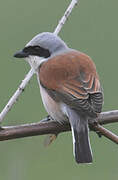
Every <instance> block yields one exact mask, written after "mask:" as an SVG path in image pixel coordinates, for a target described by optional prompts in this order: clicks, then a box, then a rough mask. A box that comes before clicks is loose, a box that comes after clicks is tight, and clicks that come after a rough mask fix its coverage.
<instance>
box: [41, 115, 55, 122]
mask: <svg viewBox="0 0 118 180" xmlns="http://www.w3.org/2000/svg"><path fill="white" fill-rule="evenodd" d="M49 121H53V119H52V118H51V116H50V115H48V116H47V117H46V118H45V119H42V120H41V121H40V123H45V122H49Z"/></svg>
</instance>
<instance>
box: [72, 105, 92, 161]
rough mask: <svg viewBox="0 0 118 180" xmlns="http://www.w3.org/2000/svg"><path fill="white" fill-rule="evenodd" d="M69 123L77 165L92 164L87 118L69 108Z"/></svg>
mask: <svg viewBox="0 0 118 180" xmlns="http://www.w3.org/2000/svg"><path fill="white" fill-rule="evenodd" d="M68 115H69V121H70V124H71V129H72V136H73V153H74V156H75V160H76V162H77V163H91V162H92V151H91V146H90V143H89V135H88V133H89V129H88V121H87V117H85V116H82V115H79V113H77V112H76V111H75V110H72V109H70V108H68Z"/></svg>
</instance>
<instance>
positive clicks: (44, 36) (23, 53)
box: [14, 32, 68, 66]
mask: <svg viewBox="0 0 118 180" xmlns="http://www.w3.org/2000/svg"><path fill="white" fill-rule="evenodd" d="M67 49H68V47H67V45H66V44H65V43H64V41H63V40H61V38H60V37H59V36H57V35H55V34H54V33H50V32H43V33H40V34H38V35H36V36H35V37H34V38H33V39H32V40H31V41H29V42H28V43H27V44H26V46H25V47H24V48H23V49H22V50H20V51H18V52H17V53H15V54H14V57H16V58H25V59H26V60H27V61H28V62H29V63H30V65H31V64H32V62H31V61H35V62H36V61H37V62H39V63H41V59H44V58H46V59H48V58H49V57H52V56H55V55H57V54H59V53H62V52H64V51H67ZM31 66H32V65H31Z"/></svg>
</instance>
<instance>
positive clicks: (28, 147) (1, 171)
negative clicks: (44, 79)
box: [0, 0, 118, 180]
mask: <svg viewBox="0 0 118 180" xmlns="http://www.w3.org/2000/svg"><path fill="white" fill-rule="evenodd" d="M69 3H70V1H69V0H65V1H64V0H60V1H59V0H50V1H47V0H33V1H31V0H20V1H18V0H10V1H3V0H2V1H0V110H2V108H3V107H4V105H5V104H6V103H7V101H8V99H9V98H10V97H11V96H12V94H13V93H14V92H15V90H16V88H17V87H18V85H19V83H20V81H21V80H22V79H23V78H24V76H25V74H26V73H27V72H28V71H29V69H30V67H29V65H28V64H26V62H25V61H24V60H18V59H15V58H13V54H14V53H15V52H16V51H17V50H19V49H21V48H23V47H24V45H25V44H26V43H27V42H28V41H29V40H30V39H31V38H32V37H33V36H34V35H36V34H38V33H40V32H43V31H51V32H52V31H53V30H54V28H55V27H56V25H57V23H58V20H59V19H60V17H61V16H62V15H63V13H64V11H65V9H66V7H67V5H68V4H69ZM60 36H61V37H62V38H63V40H64V41H65V42H67V44H68V45H69V46H70V47H72V48H75V49H78V50H80V51H82V52H85V53H87V54H88V55H89V56H91V57H92V59H93V60H94V62H95V64H96V66H97V71H98V72H99V75H100V79H101V83H102V85H103V88H104V101H105V103H104V107H103V111H108V110H112V109H117V108H118V100H117V99H118V83H117V80H118V78H117V76H118V1H117V0H112V1H111V0H89V1H88V0H80V5H79V6H77V7H76V8H75V9H74V10H73V12H72V14H71V16H70V18H69V21H67V23H66V24H65V25H64V27H63V29H62V30H61V32H60ZM45 116H46V112H45V110H44V108H43V105H42V102H41V99H40V92H39V88H38V83H37V80H36V77H35V76H34V77H33V78H32V79H31V81H30V84H29V85H28V86H27V87H26V89H25V91H24V93H23V94H22V95H21V97H20V99H19V101H18V103H17V104H16V105H15V106H14V107H13V109H12V110H11V111H10V112H9V113H8V115H7V116H6V118H5V121H4V122H3V125H14V124H23V123H30V122H38V121H39V120H41V119H42V118H43V117H45ZM106 127H108V128H109V129H110V130H112V131H113V132H115V133H117V134H118V130H117V129H118V124H113V125H107V126H106ZM90 136H91V144H92V149H93V155H94V162H93V164H91V165H77V164H76V163H75V161H74V158H73V154H72V140H71V133H62V134H61V135H60V136H59V137H58V139H57V140H56V141H55V142H54V143H53V144H52V145H51V146H49V147H48V148H45V147H44V146H43V140H44V138H45V137H44V136H37V137H30V138H24V139H17V140H11V141H4V142H0V180H16V179H17V180H33V179H39V178H40V179H49V180H52V179H56V180H60V179H67V180H80V179H81V180H85V179H86V180H92V179H95V180H99V179H104V180H111V179H112V180H117V179H118V146H117V145H116V144H114V143H112V142H110V141H109V140H107V139H105V138H104V137H102V138H101V139H100V138H98V137H97V135H96V134H95V133H93V132H91V133H90Z"/></svg>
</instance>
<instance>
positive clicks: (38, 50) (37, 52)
mask: <svg viewBox="0 0 118 180" xmlns="http://www.w3.org/2000/svg"><path fill="white" fill-rule="evenodd" d="M23 52H24V53H26V54H27V55H34V56H39V57H44V58H48V57H49V56H50V52H49V50H48V49H44V48H42V47H40V46H28V47H25V48H24V49H23Z"/></svg>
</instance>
